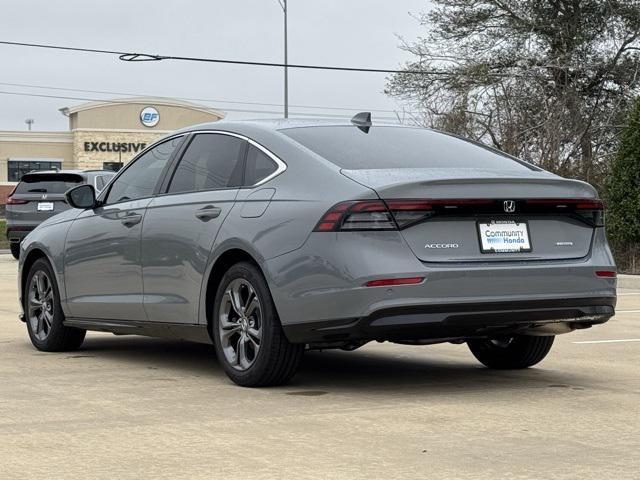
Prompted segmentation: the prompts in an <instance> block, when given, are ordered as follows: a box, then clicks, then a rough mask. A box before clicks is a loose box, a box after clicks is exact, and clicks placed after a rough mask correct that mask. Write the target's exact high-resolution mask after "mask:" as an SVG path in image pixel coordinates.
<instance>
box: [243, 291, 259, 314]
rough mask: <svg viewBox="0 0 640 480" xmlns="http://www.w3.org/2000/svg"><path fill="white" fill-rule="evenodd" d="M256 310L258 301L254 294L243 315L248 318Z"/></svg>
mask: <svg viewBox="0 0 640 480" xmlns="http://www.w3.org/2000/svg"><path fill="white" fill-rule="evenodd" d="M258 308H260V301H259V300H258V297H257V296H256V294H255V293H254V294H253V296H252V298H251V301H250V302H249V304H248V305H247V308H246V309H245V315H246V316H247V317H250V316H251V315H253V312H255V311H256V309H258Z"/></svg>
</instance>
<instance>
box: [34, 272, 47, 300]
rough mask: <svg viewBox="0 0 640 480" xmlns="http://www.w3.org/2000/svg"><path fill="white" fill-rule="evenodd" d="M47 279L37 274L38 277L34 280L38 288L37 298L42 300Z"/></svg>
mask: <svg viewBox="0 0 640 480" xmlns="http://www.w3.org/2000/svg"><path fill="white" fill-rule="evenodd" d="M46 280H47V278H46V276H45V275H43V274H42V272H38V277H37V279H36V285H37V288H38V297H39V298H40V300H42V299H43V298H44V296H45V292H46V291H47V281H46Z"/></svg>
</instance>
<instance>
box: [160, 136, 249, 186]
mask: <svg viewBox="0 0 640 480" xmlns="http://www.w3.org/2000/svg"><path fill="white" fill-rule="evenodd" d="M244 147H245V141H244V140H242V139H240V138H237V137H232V136H230V135H222V134H206V133H205V134H199V135H196V136H195V137H194V139H193V141H192V142H191V143H190V144H189V147H188V148H187V151H186V152H185V153H184V155H183V156H182V159H181V160H180V163H179V164H178V167H177V168H176V171H175V173H174V174H173V178H172V179H171V183H170V184H169V193H180V192H198V191H202V190H215V189H220V188H229V187H238V186H240V185H241V183H242V161H241V158H242V152H243V151H244Z"/></svg>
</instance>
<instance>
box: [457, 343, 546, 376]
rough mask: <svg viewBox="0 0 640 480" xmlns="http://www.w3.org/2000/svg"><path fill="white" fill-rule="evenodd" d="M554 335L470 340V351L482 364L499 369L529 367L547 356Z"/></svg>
mask: <svg viewBox="0 0 640 480" xmlns="http://www.w3.org/2000/svg"><path fill="white" fill-rule="evenodd" d="M554 339H555V337H553V336H549V337H534V336H531V335H515V336H513V337H509V338H500V339H494V340H490V339H483V340H470V341H468V342H467V344H468V345H469V349H470V350H471V353H473V355H474V357H476V358H477V359H478V360H479V361H480V362H481V363H482V364H484V365H485V366H487V367H489V368H495V369H500V370H508V369H520V368H528V367H531V366H533V365H535V364H537V363H539V362H540V361H542V359H543V358H544V357H546V356H547V353H549V350H551V346H552V345H553V340H554Z"/></svg>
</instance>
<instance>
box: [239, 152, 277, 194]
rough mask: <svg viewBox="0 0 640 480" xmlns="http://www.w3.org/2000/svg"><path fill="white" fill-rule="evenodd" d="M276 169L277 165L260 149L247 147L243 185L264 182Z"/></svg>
mask: <svg viewBox="0 0 640 480" xmlns="http://www.w3.org/2000/svg"><path fill="white" fill-rule="evenodd" d="M277 169H278V165H277V164H276V162H274V161H273V160H272V159H271V158H269V156H268V155H267V154H265V153H264V152H262V151H261V150H260V149H258V148H256V147H254V146H253V145H249V151H248V152H247V166H246V169H245V174H244V184H245V185H248V186H251V185H255V184H256V183H258V182H260V181H262V180H264V179H265V178H267V177H268V176H269V175H271V174H272V173H274V172H275V171H276V170H277Z"/></svg>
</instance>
